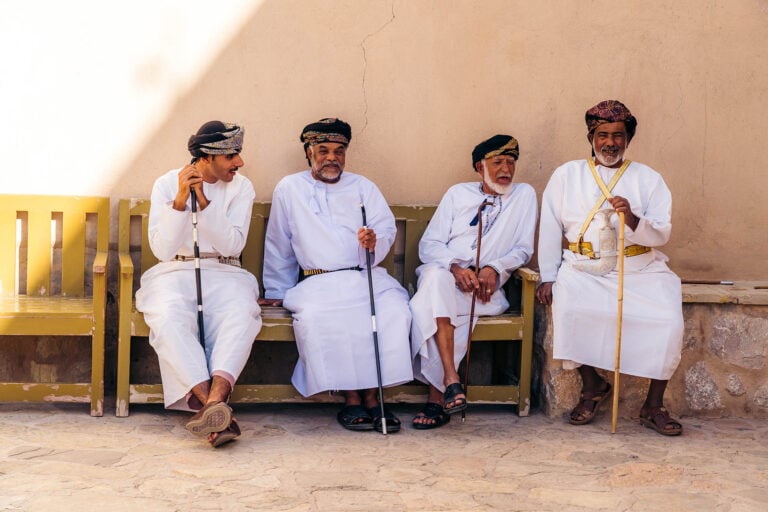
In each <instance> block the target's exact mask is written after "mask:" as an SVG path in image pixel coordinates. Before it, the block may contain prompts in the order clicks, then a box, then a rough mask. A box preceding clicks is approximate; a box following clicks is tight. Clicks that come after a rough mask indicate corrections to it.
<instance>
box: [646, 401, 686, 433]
mask: <svg viewBox="0 0 768 512" xmlns="http://www.w3.org/2000/svg"><path fill="white" fill-rule="evenodd" d="M640 424H641V425H643V426H644V427H648V428H652V429H653V430H655V431H656V432H658V433H659V434H661V435H663V436H679V435H680V434H682V433H683V426H682V425H681V424H680V422H679V421H676V420H674V419H672V417H671V416H670V415H669V411H668V410H667V408H666V407H664V406H661V407H651V408H650V409H646V410H641V411H640Z"/></svg>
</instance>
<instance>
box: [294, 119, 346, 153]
mask: <svg viewBox="0 0 768 512" xmlns="http://www.w3.org/2000/svg"><path fill="white" fill-rule="evenodd" d="M299 140H301V142H303V143H304V150H305V151H306V149H307V148H308V147H309V146H314V145H315V144H321V143H323V142H338V143H339V144H344V145H345V146H346V145H348V144H349V141H351V140H352V128H351V127H350V126H349V125H348V124H347V123H345V122H344V121H342V120H341V119H336V118H335V117H326V118H325V119H321V120H319V121H318V122H316V123H311V124H308V125H307V126H305V127H304V129H303V130H301V137H299Z"/></svg>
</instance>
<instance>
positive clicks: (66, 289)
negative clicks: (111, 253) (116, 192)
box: [0, 194, 109, 297]
mask: <svg viewBox="0 0 768 512" xmlns="http://www.w3.org/2000/svg"><path fill="white" fill-rule="evenodd" d="M86 221H88V222H86ZM19 223H21V226H22V229H21V230H19V229H17V225H18V224H19ZM87 226H90V227H92V228H93V231H92V233H91V234H92V238H94V239H95V240H94V241H95V247H90V248H89V247H87V244H88V239H89V237H88V236H87V235H88V234H89V233H90V232H89V231H87V229H88V228H87ZM19 231H21V237H22V238H23V239H24V240H20V239H19V236H18V233H19ZM0 237H1V238H0V240H2V244H0V245H2V248H1V249H0V293H2V295H3V296H5V297H12V296H14V295H16V294H17V289H16V281H17V279H18V280H20V281H21V282H20V283H19V289H20V290H22V291H26V295H31V296H48V295H52V294H57V293H59V292H60V293H61V294H63V295H66V296H72V297H83V296H85V295H86V286H85V280H86V277H90V275H91V273H90V269H86V261H88V260H92V259H93V257H94V256H95V254H96V252H104V253H106V252H107V250H108V249H109V198H107V197H75V196H71V197H67V196H39V195H5V194H3V195H0ZM24 242H26V243H24ZM18 247H20V249H19V251H18V253H17V248H18ZM89 251H90V253H89ZM17 256H18V257H17ZM23 256H25V260H24V261H19V260H20V259H22V257H23ZM21 267H24V268H25V270H26V272H25V274H26V281H24V280H23V276H24V273H22V272H20V270H21ZM17 273H18V274H20V276H17ZM52 277H53V279H54V280H55V281H57V282H58V279H57V278H58V277H60V287H59V286H56V287H54V285H53V283H52Z"/></svg>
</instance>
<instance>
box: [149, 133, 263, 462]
mask: <svg viewBox="0 0 768 512" xmlns="http://www.w3.org/2000/svg"><path fill="white" fill-rule="evenodd" d="M242 148H243V129H242V128H241V127H240V126H237V125H234V124H228V123H222V122H221V121H209V122H207V123H205V124H203V125H202V126H201V127H200V129H199V130H198V131H197V133H195V134H194V135H192V136H191V137H190V138H189V142H188V143H187V149H188V150H189V152H190V154H191V155H192V162H191V163H189V164H187V165H185V166H184V167H182V168H181V169H174V170H171V171H169V172H167V173H165V174H164V175H162V176H161V177H160V178H158V179H157V181H155V184H154V186H153V187H152V204H151V207H150V211H149V244H150V247H151V249H152V252H153V253H154V255H155V256H156V257H157V259H158V260H160V263H158V264H157V265H155V266H154V267H152V268H150V269H149V270H147V271H146V272H144V274H143V275H142V277H141V288H140V289H139V290H138V292H136V307H137V309H138V310H139V311H142V312H143V313H144V320H145V321H146V323H147V325H148V326H149V329H150V334H149V342H150V344H151V345H152V347H153V348H154V349H155V351H156V352H157V356H158V359H159V362H160V372H161V377H162V381H163V394H164V398H165V406H166V407H167V408H169V409H180V410H185V411H197V413H196V414H195V415H194V416H193V417H192V418H191V419H190V421H189V422H188V423H187V429H188V430H189V431H190V432H192V433H193V434H195V435H198V436H202V437H206V438H207V439H208V442H209V443H210V444H211V445H212V446H214V447H217V446H220V445H222V444H224V443H226V442H227V441H231V440H233V439H234V438H235V437H237V436H238V435H240V429H239V427H238V425H237V422H236V421H235V419H234V418H233V417H232V409H231V408H230V407H229V405H228V404H227V401H228V400H229V395H230V393H231V391H232V388H233V386H234V384H235V381H236V380H237V377H238V375H240V372H241V371H242V370H243V368H244V366H245V363H246V362H247V360H248V356H249V354H250V352H251V345H252V344H253V341H254V339H255V338H256V335H257V334H258V333H259V331H260V330H261V309H260V308H259V305H258V303H257V299H258V295H259V287H258V283H257V281H256V278H255V277H254V276H253V275H251V274H250V273H249V272H248V271H246V270H245V269H243V268H240V260H239V257H240V253H241V252H242V250H243V247H244V246H245V241H246V239H247V237H248V228H249V226H250V220H251V209H252V208H253V200H254V198H255V193H254V190H253V185H251V182H250V181H249V180H248V179H247V178H245V177H244V176H242V175H240V174H238V172H237V171H238V169H239V168H240V167H242V165H243V159H242V158H241V156H240V151H241V150H242ZM192 189H194V190H195V193H196V196H197V201H198V210H199V211H198V214H197V231H198V245H199V250H200V257H201V261H200V270H201V291H202V298H203V318H204V326H205V329H204V333H205V348H203V347H202V346H201V345H200V343H199V335H198V328H197V290H196V285H195V266H194V265H195V261H194V260H195V259H194V250H193V239H192V217H191V216H192V212H191V199H190V198H191V193H190V190H192Z"/></svg>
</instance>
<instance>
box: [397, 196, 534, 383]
mask: <svg viewBox="0 0 768 512" xmlns="http://www.w3.org/2000/svg"><path fill="white" fill-rule="evenodd" d="M484 200H488V201H495V203H494V206H493V207H486V208H485V209H484V210H483V231H484V234H483V236H482V239H481V244H480V267H481V268H482V267H484V266H486V265H489V266H491V267H493V268H494V269H496V270H497V272H499V282H498V285H497V286H498V287H497V289H496V290H495V291H494V293H493V295H491V300H490V301H488V302H487V303H482V302H480V301H476V303H475V315H476V316H483V315H498V314H500V313H503V312H504V311H506V310H507V308H508V307H509V302H507V298H506V296H505V294H504V290H503V288H502V287H503V286H504V283H506V282H507V280H508V279H509V277H510V276H511V275H512V272H514V270H515V269H517V268H518V267H520V266H522V265H525V264H526V263H527V262H528V260H530V258H531V255H532V254H533V239H534V234H535V230H536V213H537V204H536V192H535V191H534V190H533V188H532V187H531V186H530V185H528V184H527V183H516V184H514V185H513V187H512V190H510V191H509V193H508V194H506V195H504V196H500V197H499V196H495V197H494V196H491V195H486V194H484V193H483V192H482V189H481V187H480V183H460V184H458V185H454V186H453V187H451V188H450V189H448V191H447V192H446V193H445V195H444V196H443V199H442V200H441V201H440V204H439V205H438V207H437V210H435V214H434V216H433V217H432V220H431V221H430V222H429V225H428V226H427V229H426V230H425V231H424V235H423V236H422V238H421V241H420V242H419V257H420V259H421V261H422V262H423V263H424V264H423V265H421V266H419V267H418V268H417V269H416V274H417V275H418V286H417V291H416V294H415V295H414V296H413V298H412V299H411V303H410V305H411V312H412V314H413V322H412V324H411V353H412V354H413V371H414V375H415V376H416V378H417V379H418V380H420V381H422V382H426V383H429V384H432V385H433V386H435V387H436V388H437V389H439V390H441V391H443V390H444V389H445V386H444V385H443V375H444V372H443V364H442V362H441V360H440V354H439V352H438V350H437V342H436V341H435V333H436V332H437V320H436V319H437V318H440V317H447V318H450V321H451V324H452V325H453V326H454V327H455V330H454V363H455V364H456V365H457V366H458V364H459V362H460V361H461V359H462V358H463V357H464V355H465V354H466V352H467V337H468V334H469V325H470V322H469V313H470V309H471V302H472V294H471V293H466V292H462V291H461V290H459V289H458V288H457V287H456V283H455V280H454V277H453V274H451V272H450V267H451V265H452V264H453V263H456V264H458V265H460V266H462V267H465V268H466V267H469V266H474V265H475V263H476V261H475V260H476V245H475V244H476V241H477V226H470V222H471V221H472V219H473V218H474V217H475V216H476V215H477V209H478V207H479V206H480V204H481V203H482V202H483V201H484ZM475 321H476V318H475Z"/></svg>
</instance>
